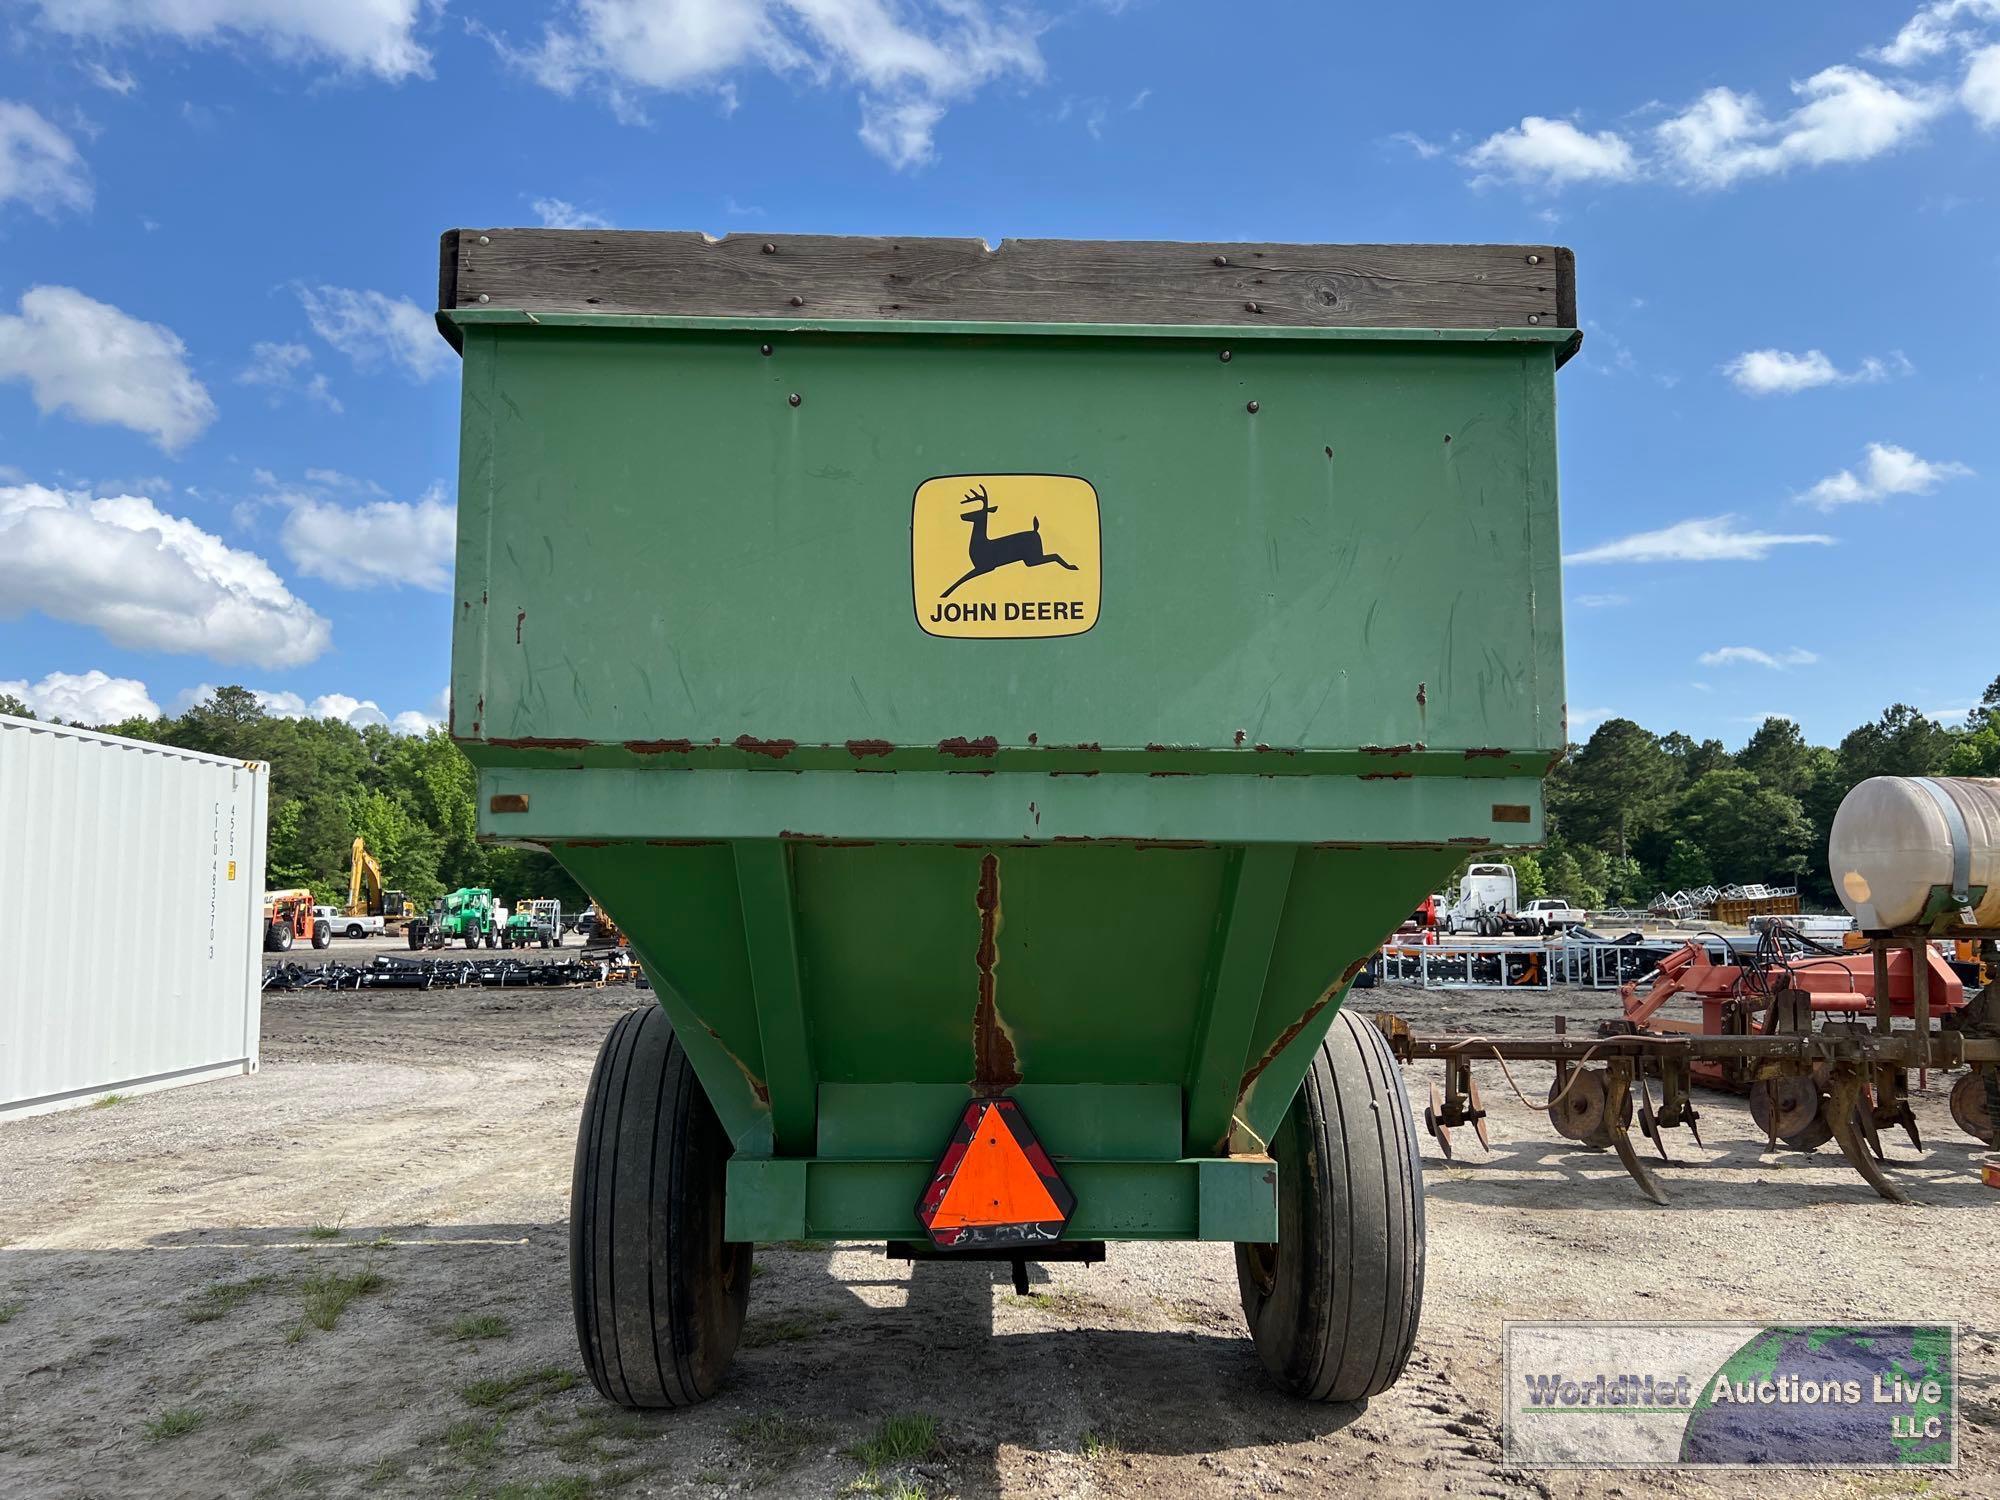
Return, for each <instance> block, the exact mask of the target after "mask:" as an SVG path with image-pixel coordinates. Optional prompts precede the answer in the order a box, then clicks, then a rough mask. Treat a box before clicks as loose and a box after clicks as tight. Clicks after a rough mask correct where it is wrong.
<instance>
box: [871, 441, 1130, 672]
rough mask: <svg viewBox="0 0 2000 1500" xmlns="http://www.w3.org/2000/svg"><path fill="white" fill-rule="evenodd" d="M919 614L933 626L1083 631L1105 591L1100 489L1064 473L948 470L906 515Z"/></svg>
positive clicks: (937, 631) (983, 631)
mask: <svg viewBox="0 0 2000 1500" xmlns="http://www.w3.org/2000/svg"><path fill="white" fill-rule="evenodd" d="M910 581H911V588H912V590H913V592H914V595H915V601H914V602H915V604H916V610H917V623H918V624H919V625H921V626H922V627H923V628H924V629H925V630H926V631H927V632H928V633H929V634H931V635H942V636H960V637H968V636H969V637H973V638H985V639H992V638H996V637H1001V638H1004V637H1023V636H1050V635H1082V634H1083V632H1084V631H1086V630H1088V629H1090V627H1091V626H1093V625H1095V624H1096V623H1097V606H1098V599H1099V594H1100V591H1101V580H1100V568H1099V560H1098V529H1097V492H1096V491H1095V490H1093V489H1092V488H1091V487H1090V485H1089V484H1088V482H1086V481H1084V480H1081V479H1073V478H1071V477H1069V476H1067V475H1063V474H947V475H945V476H943V477H942V478H938V479H927V480H925V481H924V482H923V484H921V485H920V486H918V488H917V498H916V504H915V508H914V510H913V511H912V513H911V517H910Z"/></svg>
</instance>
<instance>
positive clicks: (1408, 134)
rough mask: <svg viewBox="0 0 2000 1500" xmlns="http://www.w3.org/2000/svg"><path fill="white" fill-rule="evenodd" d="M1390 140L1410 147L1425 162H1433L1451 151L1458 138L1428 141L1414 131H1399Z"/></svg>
mask: <svg viewBox="0 0 2000 1500" xmlns="http://www.w3.org/2000/svg"><path fill="white" fill-rule="evenodd" d="M1389 139H1390V140H1392V141H1394V142H1395V143H1396V144H1397V145H1399V146H1408V147H1409V148H1410V149H1411V150H1412V151H1414V152H1416V153H1417V155H1418V156H1419V157H1420V158H1422V159H1423V160H1424V161H1431V160H1434V159H1435V158H1437V157H1440V156H1443V155H1444V154H1445V152H1447V151H1449V150H1450V149H1451V148H1452V146H1453V145H1454V144H1456V138H1454V139H1453V140H1450V141H1432V140H1426V139H1425V138H1424V137H1423V136H1420V135H1418V134H1417V133H1416V132H1415V131H1414V130H1398V131H1396V132H1395V133H1394V134H1393V135H1391V136H1390V137H1389Z"/></svg>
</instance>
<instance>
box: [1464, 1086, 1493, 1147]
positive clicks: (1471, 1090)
mask: <svg viewBox="0 0 2000 1500" xmlns="http://www.w3.org/2000/svg"><path fill="white" fill-rule="evenodd" d="M1465 1100H1466V1103H1468V1104H1470V1105H1471V1106H1472V1133H1473V1134H1474V1135H1476V1136H1478V1137H1479V1149H1480V1150H1482V1151H1491V1150H1492V1149H1493V1138H1492V1137H1491V1136H1490V1135H1488V1134H1487V1133H1486V1101H1485V1100H1483V1099H1481V1098H1480V1097H1479V1085H1478V1083H1476V1082H1475V1081H1474V1080H1473V1077H1472V1070H1471V1069H1469V1068H1468V1069H1467V1070H1466V1074H1465Z"/></svg>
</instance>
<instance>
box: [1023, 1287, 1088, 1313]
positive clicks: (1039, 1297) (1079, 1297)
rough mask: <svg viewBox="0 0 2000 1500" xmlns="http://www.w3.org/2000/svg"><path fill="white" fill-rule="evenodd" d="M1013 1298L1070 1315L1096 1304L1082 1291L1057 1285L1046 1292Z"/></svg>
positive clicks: (1049, 1310)
mask: <svg viewBox="0 0 2000 1500" xmlns="http://www.w3.org/2000/svg"><path fill="white" fill-rule="evenodd" d="M1014 1300H1015V1301H1016V1302H1025V1303H1027V1304H1028V1305H1029V1306H1030V1307H1035V1308H1039V1309H1040V1310H1041V1311H1043V1312H1050V1313H1063V1314H1066V1315H1068V1316H1070V1317H1075V1316H1077V1315H1079V1314H1081V1313H1086V1312H1090V1311H1093V1310H1095V1309H1096V1308H1097V1306H1098V1304H1097V1303H1095V1302H1093V1301H1092V1300H1091V1299H1090V1298H1089V1297H1087V1296H1085V1295H1084V1294H1083V1293H1082V1292H1077V1291H1071V1290H1070V1289H1069V1288H1068V1287H1057V1288H1055V1289H1054V1290H1053V1291H1047V1292H1030V1293H1028V1295H1027V1296H1025V1297H1021V1296H1017V1297H1015V1299H1014Z"/></svg>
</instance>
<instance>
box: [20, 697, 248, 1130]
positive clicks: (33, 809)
mask: <svg viewBox="0 0 2000 1500" xmlns="http://www.w3.org/2000/svg"><path fill="white" fill-rule="evenodd" d="M268 792H269V768H268V767H266V766H265V765H263V764H261V763H259V762H256V761H235V760H226V759H223V758H222V757H220V756H214V755H199V754H196V753H194V752H193V751H189V750H177V749H174V748H173V747H172V746H168V745H151V744H147V743H145V742H144V741H142V740H128V739H122V738H120V737H118V736H117V735H110V734H96V733H93V732H92V731H90V730H85V729H70V728H67V727H65V726H62V725H58V724H41V723H36V722H34V721H32V720H28V719H14V718H8V717H5V716H0V848H4V850H5V856H4V858H0V943H4V948H5V959H4V964H5V970H4V972H5V976H6V977H5V978H4V979H0V1120H6V1119H11V1118H14V1117H16V1116H20V1115H32V1114H40V1113H43V1112H44V1111H47V1110H53V1109H64V1108H68V1107H71V1106H74V1105H78V1104H88V1103H90V1102H91V1101H93V1100H96V1099H100V1098H102V1097H103V1096H104V1095H106V1094H113V1093H115V1094H138V1093H147V1092H150V1091H152V1090H154V1089H162V1088H170V1087H172V1086H174V1085H175V1084H182V1083H200V1082H203V1081H205V1080H208V1079H213V1078H225V1077H229V1076H232V1075H234V1074H239V1073H254V1072H256V1071H257V1034H258V1025H259V1019H260V1003H259V1001H260V994H259V992H260V988H261V983H262V968H263V960H262V958H261V956H260V952H261V948H262V942H261V939H262V936H263V920H262V917H263V892H264V826H265V816H266V806H267V798H268Z"/></svg>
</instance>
